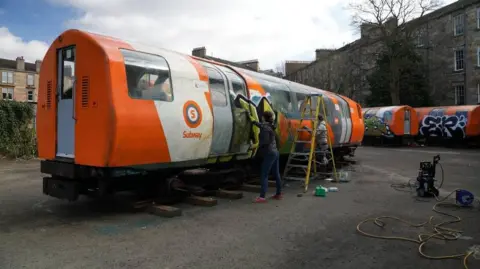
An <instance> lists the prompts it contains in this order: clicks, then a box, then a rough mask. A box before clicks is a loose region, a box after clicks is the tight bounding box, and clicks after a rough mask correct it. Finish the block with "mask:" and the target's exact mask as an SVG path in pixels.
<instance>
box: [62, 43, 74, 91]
mask: <svg viewBox="0 0 480 269" xmlns="http://www.w3.org/2000/svg"><path fill="white" fill-rule="evenodd" d="M60 53H61V54H62V55H61V59H62V62H61V66H62V67H61V68H62V78H61V79H62V81H61V85H62V92H61V98H62V99H63V100H65V99H72V94H73V86H74V84H75V48H68V49H64V50H61V52H60Z"/></svg>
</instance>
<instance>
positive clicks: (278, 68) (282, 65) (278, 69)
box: [275, 61, 286, 76]
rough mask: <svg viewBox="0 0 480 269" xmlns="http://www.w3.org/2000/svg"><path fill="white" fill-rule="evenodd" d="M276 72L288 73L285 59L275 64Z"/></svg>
mask: <svg viewBox="0 0 480 269" xmlns="http://www.w3.org/2000/svg"><path fill="white" fill-rule="evenodd" d="M275 72H277V73H282V75H283V76H285V75H286V73H285V61H281V62H280V63H278V64H276V65H275Z"/></svg>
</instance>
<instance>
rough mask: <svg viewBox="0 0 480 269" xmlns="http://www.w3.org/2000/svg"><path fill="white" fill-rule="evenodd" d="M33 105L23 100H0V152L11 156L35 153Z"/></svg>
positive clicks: (24, 155) (25, 155)
mask: <svg viewBox="0 0 480 269" xmlns="http://www.w3.org/2000/svg"><path fill="white" fill-rule="evenodd" d="M33 116H34V112H33V107H32V106H31V105H30V104H28V103H24V102H15V101H4V100H0V154H1V155H4V156H7V157H12V158H19V157H27V158H28V157H33V156H35V155H36V148H37V147H36V139H35V137H36V136H35V129H34V128H33V126H32V120H33Z"/></svg>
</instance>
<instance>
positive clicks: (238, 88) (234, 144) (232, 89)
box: [217, 66, 251, 154]
mask: <svg viewBox="0 0 480 269" xmlns="http://www.w3.org/2000/svg"><path fill="white" fill-rule="evenodd" d="M217 68H219V69H220V70H221V71H222V72H223V73H224V74H225V76H226V77H227V79H228V82H227V83H228V93H229V94H228V95H229V98H228V99H229V102H230V107H231V108H232V113H233V134H232V141H231V145H230V152H231V153H236V154H244V153H247V152H248V149H249V148H250V130H251V123H250V119H249V118H248V115H247V110H246V109H245V108H243V107H241V106H236V105H234V102H235V99H236V98H237V96H238V95H242V96H243V97H245V98H247V100H248V95H247V85H246V84H245V82H244V80H243V79H242V78H241V77H240V76H239V75H238V74H236V73H235V72H233V71H231V70H230V69H227V68H225V67H222V66H217Z"/></svg>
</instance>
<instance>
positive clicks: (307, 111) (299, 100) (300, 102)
mask: <svg viewBox="0 0 480 269" xmlns="http://www.w3.org/2000/svg"><path fill="white" fill-rule="evenodd" d="M295 96H296V97H297V107H296V109H295V111H298V112H299V113H300V114H301V113H302V109H303V107H304V106H305V105H306V103H305V101H306V99H307V95H306V94H304V93H299V92H297V93H295ZM314 100H315V99H314ZM312 108H315V106H314V105H312ZM305 116H310V108H309V107H307V108H306V109H305Z"/></svg>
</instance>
